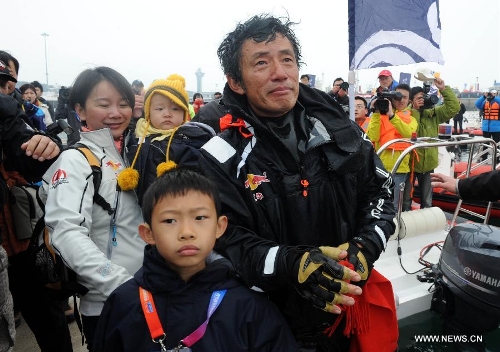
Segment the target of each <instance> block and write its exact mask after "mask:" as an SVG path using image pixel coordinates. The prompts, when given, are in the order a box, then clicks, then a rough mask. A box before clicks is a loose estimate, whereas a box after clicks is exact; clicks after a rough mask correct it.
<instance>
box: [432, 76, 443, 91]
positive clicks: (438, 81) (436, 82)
mask: <svg viewBox="0 0 500 352" xmlns="http://www.w3.org/2000/svg"><path fill="white" fill-rule="evenodd" d="M434 85H435V86H436V88H437V89H439V90H440V91H441V90H443V89H444V87H445V85H444V81H443V80H442V79H441V78H435V79H434Z"/></svg>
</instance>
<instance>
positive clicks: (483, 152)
mask: <svg viewBox="0 0 500 352" xmlns="http://www.w3.org/2000/svg"><path fill="white" fill-rule="evenodd" d="M477 147H478V149H479V150H478V151H477V152H476V154H473V153H472V150H471V153H470V154H473V156H472V161H474V160H481V159H482V158H483V156H486V157H485V158H484V159H483V160H481V161H476V163H475V164H472V163H470V165H471V168H470V171H471V172H472V171H474V170H476V169H478V168H480V167H481V166H483V165H490V164H492V160H493V158H492V157H491V154H490V152H491V150H492V149H493V147H492V146H491V145H490V144H483V143H481V144H480V145H479V146H477ZM496 149H497V152H498V151H499V150H500V142H499V143H497V144H496ZM495 168H496V169H499V168H500V163H498V161H497V164H496V167H495ZM466 173H467V169H466V170H464V171H462V172H461V173H460V174H457V175H456V178H464V177H467V174H466Z"/></svg>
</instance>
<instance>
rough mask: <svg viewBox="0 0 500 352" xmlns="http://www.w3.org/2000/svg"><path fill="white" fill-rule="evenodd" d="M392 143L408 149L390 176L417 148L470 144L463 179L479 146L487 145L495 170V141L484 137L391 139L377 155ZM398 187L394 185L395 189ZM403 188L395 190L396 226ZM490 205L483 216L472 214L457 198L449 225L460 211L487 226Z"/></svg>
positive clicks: (403, 184) (469, 169)
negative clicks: (476, 218)
mask: <svg viewBox="0 0 500 352" xmlns="http://www.w3.org/2000/svg"><path fill="white" fill-rule="evenodd" d="M394 143H407V144H408V147H407V148H406V149H405V150H403V151H402V152H401V154H400V155H399V157H398V159H397V160H396V163H395V164H394V167H393V168H392V170H391V175H392V176H394V175H395V173H396V171H397V170H398V168H399V165H400V164H401V162H402V161H403V159H404V158H405V157H406V156H407V155H408V154H410V153H412V152H413V151H414V150H415V149H418V148H424V149H426V148H435V147H441V146H444V147H449V146H457V145H469V144H470V152H469V157H468V163H467V168H466V170H465V177H469V176H470V172H471V167H472V161H473V160H474V157H477V156H479V155H482V154H481V153H479V154H477V155H476V153H475V148H476V147H478V146H479V147H480V146H481V145H483V146H484V145H488V146H489V147H488V148H487V150H486V152H488V151H489V150H491V154H492V157H491V167H492V170H495V168H496V160H497V145H496V143H495V141H494V140H493V139H491V138H485V137H479V136H474V137H470V136H452V137H451V138H450V139H438V138H432V137H419V138H416V139H410V138H399V139H393V140H391V141H389V142H387V143H385V144H384V145H382V146H381V147H380V148H379V150H378V151H377V154H378V155H380V154H381V153H382V152H383V151H384V150H385V149H387V148H388V147H390V146H391V145H392V144H394ZM397 186H398V185H396V187H397ZM404 188H405V183H404V182H403V183H401V184H400V185H399V190H398V189H397V188H396V190H395V191H396V192H397V191H399V192H400V197H399V203H398V204H397V215H396V217H397V222H398V224H401V213H402V209H403V193H404ZM491 203H492V202H488V206H487V208H486V213H485V214H484V215H482V214H478V213H475V212H472V211H470V210H468V209H465V208H462V199H461V198H459V200H458V202H457V206H456V208H455V212H454V213H453V218H452V219H451V222H450V223H451V224H454V223H455V221H456V219H457V216H458V213H459V212H460V211H461V212H463V213H467V214H470V215H473V216H476V217H478V218H480V219H482V220H483V222H484V224H487V223H488V221H489V217H490V212H491Z"/></svg>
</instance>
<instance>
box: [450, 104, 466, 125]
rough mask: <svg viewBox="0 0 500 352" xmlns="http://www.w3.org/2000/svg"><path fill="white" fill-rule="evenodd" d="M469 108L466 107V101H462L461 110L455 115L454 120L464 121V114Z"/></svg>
mask: <svg viewBox="0 0 500 352" xmlns="http://www.w3.org/2000/svg"><path fill="white" fill-rule="evenodd" d="M465 111H467V109H466V108H465V105H464V103H460V111H459V112H458V113H457V114H456V115H455V117H453V120H454V121H462V120H463V119H464V114H465Z"/></svg>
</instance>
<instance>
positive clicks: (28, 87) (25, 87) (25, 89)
mask: <svg viewBox="0 0 500 352" xmlns="http://www.w3.org/2000/svg"><path fill="white" fill-rule="evenodd" d="M28 89H31V90H33V92H35V93H36V89H35V86H34V85H33V84H31V83H25V84H23V85H22V86H21V87H19V90H20V91H21V93H23V94H24V92H26V91H27V90H28Z"/></svg>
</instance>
